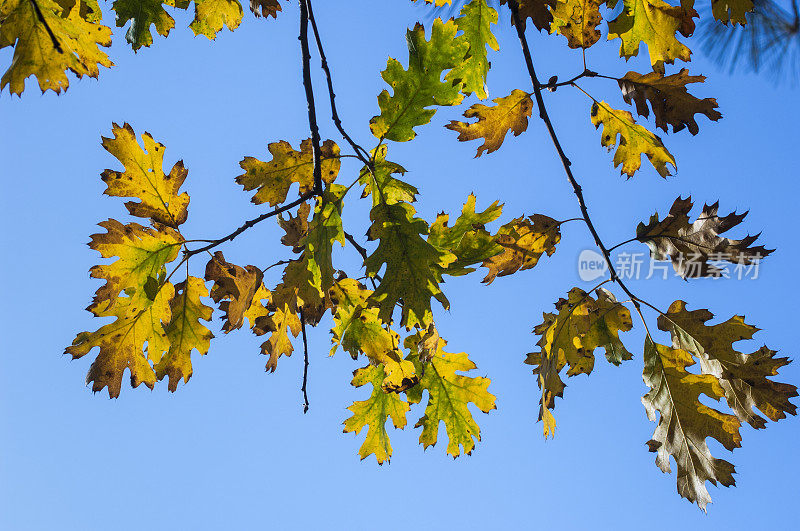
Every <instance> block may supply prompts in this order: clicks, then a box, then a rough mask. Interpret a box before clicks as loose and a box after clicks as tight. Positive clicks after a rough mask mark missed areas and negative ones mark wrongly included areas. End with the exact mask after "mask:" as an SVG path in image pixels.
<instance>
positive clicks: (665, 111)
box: [619, 68, 722, 135]
mask: <svg viewBox="0 0 800 531" xmlns="http://www.w3.org/2000/svg"><path fill="white" fill-rule="evenodd" d="M705 80H706V78H705V77H704V76H690V75H689V71H688V70H686V69H685V68H684V69H682V70H681V71H680V72H678V73H677V74H672V75H671V76H666V77H665V76H663V75H661V74H659V73H657V72H650V73H649V74H645V75H642V74H637V73H636V72H628V73H627V74H625V77H623V78H622V79H620V80H619V87H620V88H621V89H622V97H623V98H625V103H631V101H634V102H635V103H636V112H638V113H639V114H640V115H641V116H644V117H645V118H647V117H648V116H649V115H650V112H649V109H648V108H647V103H648V102H649V103H650V106H651V107H652V108H653V115H654V116H655V119H656V127H660V128H661V129H663V130H664V131H667V130H668V129H667V126H668V125H671V126H672V131H673V132H676V131H680V130H681V129H683V128H684V127H688V128H689V132H690V133H692V134H693V135H696V134H697V133H698V131H699V127H698V126H697V122H696V121H695V119H694V115H695V114H705V115H706V117H707V118H708V119H709V120H713V121H715V122H716V121H717V120H719V119H720V118H722V114H720V112H719V111H717V110H716V108H717V100H715V99H714V98H705V99H702V100H701V99H699V98H696V97H694V96H692V95H691V94H689V92H688V91H687V90H686V85H687V84H689V83H702V82H704V81H705Z"/></svg>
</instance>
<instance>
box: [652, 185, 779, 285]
mask: <svg viewBox="0 0 800 531" xmlns="http://www.w3.org/2000/svg"><path fill="white" fill-rule="evenodd" d="M692 206H693V204H692V198H691V197H688V198H686V199H682V198H680V197H678V198H677V199H676V200H675V202H674V203H673V204H672V208H670V211H669V214H668V215H667V216H665V217H664V219H663V220H659V218H658V213H655V214H653V215H652V216H651V217H650V221H649V222H648V223H647V225H645V224H644V223H639V226H638V227H636V239H637V240H638V241H640V242H642V243H644V244H646V245H647V246H648V247H649V248H650V256H651V257H652V258H653V259H654V260H672V266H673V267H674V269H675V272H676V273H678V275H680V276H681V277H683V278H697V277H715V276H721V275H722V274H723V269H721V268H720V267H717V266H716V265H714V263H712V262H730V263H735V264H743V265H750V264H755V263H758V262H759V261H760V260H761V259H762V258H764V257H766V256H767V255H769V254H770V253H771V252H772V251H771V250H769V249H765V248H764V247H763V246H760V245H759V246H752V244H753V243H754V242H755V241H756V239H757V238H758V236H759V235H758V234H756V235H755V236H749V235H748V236H745V237H744V238H742V239H741V240H733V239H730V238H726V237H724V236H720V234H723V233H725V232H727V231H729V230H730V229H732V228H734V227H736V226H738V225H739V224H740V223H741V222H742V221H743V220H744V218H745V216H746V215H747V212H744V213H743V214H737V213H736V212H732V213H730V214H728V215H727V216H720V215H719V214H717V212H718V210H719V203H714V204H713V205H703V210H702V212H701V213H700V215H699V216H698V217H697V220H696V221H694V222H693V223H690V222H689V211H691V209H692Z"/></svg>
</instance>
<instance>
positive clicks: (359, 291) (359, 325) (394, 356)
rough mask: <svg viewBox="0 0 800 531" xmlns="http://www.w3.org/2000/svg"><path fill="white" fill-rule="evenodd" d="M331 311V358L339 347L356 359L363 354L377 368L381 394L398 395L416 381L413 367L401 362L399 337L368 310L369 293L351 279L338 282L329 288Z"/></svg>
mask: <svg viewBox="0 0 800 531" xmlns="http://www.w3.org/2000/svg"><path fill="white" fill-rule="evenodd" d="M330 291H331V295H330V297H331V302H332V304H333V305H334V307H335V310H334V313H333V323H334V326H333V328H332V329H331V334H332V335H333V339H332V343H333V346H332V347H331V352H330V354H331V356H332V355H333V354H334V353H335V352H336V350H337V348H338V347H339V345H341V346H342V348H343V349H344V350H345V351H346V352H348V353H349V354H350V356H352V357H353V359H356V358H357V357H358V354H359V353H363V354H364V355H365V356H367V358H369V360H370V362H371V363H373V364H376V365H378V364H380V365H381V366H382V367H383V370H384V377H383V379H382V380H381V383H380V386H381V389H383V390H384V391H385V392H401V391H404V390H406V389H408V388H409V387H411V386H413V385H416V383H417V382H418V381H419V378H418V376H417V374H416V371H415V367H414V365H413V363H411V362H410V361H408V360H404V359H403V354H402V352H401V351H400V349H399V346H400V337H399V336H398V335H397V333H396V332H395V331H393V330H392V329H391V328H390V327H389V325H388V324H387V323H385V322H384V321H382V320H381V318H380V316H379V312H378V309H377V308H372V307H370V306H369V298H370V296H371V295H372V291H371V290H369V289H367V288H365V287H364V286H363V285H362V284H361V283H359V282H358V281H356V280H354V279H351V278H344V279H342V280H339V281H337V282H336V284H334V286H333V287H332V288H331V290H330Z"/></svg>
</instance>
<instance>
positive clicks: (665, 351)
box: [642, 336, 742, 511]
mask: <svg viewBox="0 0 800 531" xmlns="http://www.w3.org/2000/svg"><path fill="white" fill-rule="evenodd" d="M692 365H694V360H693V359H692V356H691V355H690V354H688V353H687V352H686V351H684V350H681V349H673V348H670V347H667V346H665V345H659V344H657V343H654V342H653V341H652V340H651V339H650V337H649V336H648V337H647V338H646V339H645V346H644V373H643V379H644V383H645V384H646V385H647V386H648V387H649V388H650V391H648V393H647V394H646V395H644V396H643V397H642V404H644V407H645V409H646V410H647V417H648V418H649V419H650V420H651V421H653V422H655V421H656V420H657V421H658V425H657V426H656V430H655V433H653V438H652V439H651V440H650V441H648V443H647V446H648V447H649V448H650V451H651V452H657V453H658V456H657V457H656V464H657V465H658V467H659V468H660V469H661V470H662V471H663V472H667V473H669V472H670V456H671V457H672V458H673V459H675V462H676V463H677V465H678V493H679V494H680V495H681V496H683V497H684V498H686V499H688V500H689V501H692V502H695V503H697V505H698V506H700V508H701V509H703V510H704V511H705V508H706V505H707V504H708V503H710V502H711V496H710V495H709V494H708V490H707V489H706V486H705V483H706V481H710V482H711V483H712V484H714V485H716V484H717V483H721V484H722V485H724V486H726V487H730V486H731V485H734V484H735V483H736V482H735V481H734V479H733V474H734V467H733V465H732V464H731V463H729V462H728V461H725V460H724V459H716V458H714V457H713V456H712V455H711V451H710V450H709V448H708V445H707V444H706V438H707V437H712V438H714V439H716V440H717V441H719V443H720V444H722V446H724V447H725V448H726V449H728V450H733V449H734V448H738V447H739V446H741V440H742V437H741V435H740V434H739V427H740V425H741V424H740V422H739V419H737V418H736V417H735V416H734V415H728V414H725V413H721V412H719V411H717V410H716V409H714V408H711V407H708V406H706V405H705V404H703V403H701V402H700V395H701V394H704V395H706V396H708V397H709V398H711V399H713V400H719V399H720V398H722V397H723V396H724V395H725V392H724V391H723V389H722V387H721V386H720V384H719V381H718V380H717V378H716V377H715V376H712V375H710V374H692V373H689V372H688V371H687V370H686V368H687V367H690V366H692ZM657 413H658V415H656V414H657Z"/></svg>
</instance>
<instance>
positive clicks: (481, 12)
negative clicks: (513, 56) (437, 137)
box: [445, 0, 500, 100]
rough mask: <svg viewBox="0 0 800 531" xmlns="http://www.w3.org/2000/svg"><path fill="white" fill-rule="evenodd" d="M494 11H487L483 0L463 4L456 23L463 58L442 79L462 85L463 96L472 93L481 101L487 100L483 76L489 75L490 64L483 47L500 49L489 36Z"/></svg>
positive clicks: (495, 21)
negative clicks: (464, 49) (462, 42)
mask: <svg viewBox="0 0 800 531" xmlns="http://www.w3.org/2000/svg"><path fill="white" fill-rule="evenodd" d="M497 19H498V16H497V11H495V10H494V9H493V8H491V7H489V5H488V4H487V3H486V0H471V1H469V2H467V3H466V4H464V7H463V8H462V9H461V13H460V16H459V17H458V18H456V19H455V23H456V26H458V31H459V32H461V35H459V36H458V37H456V40H457V41H464V42H466V43H467V50H466V55H465V56H464V58H463V60H462V61H461V62H460V63H459V64H457V65H456V66H455V67H454V68H453V69H452V70H450V72H448V73H447V75H446V76H445V80H447V81H452V82H453V83H460V84H461V85H462V87H461V92H463V93H464V94H467V95H469V94H472V93H474V94H475V95H476V96H477V97H478V98H480V99H482V100H483V99H486V76H487V75H488V73H489V68H490V67H491V63H490V62H489V58H488V54H487V52H486V47H487V46H488V47H489V48H491V49H492V50H495V51H497V50H499V49H500V45H499V44H498V42H497V39H496V38H495V36H494V35H493V34H492V24H497Z"/></svg>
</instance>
